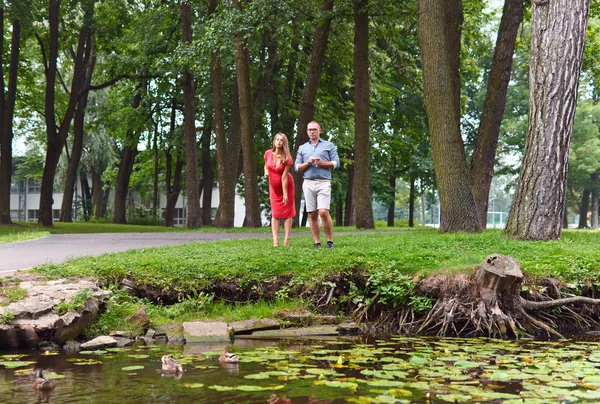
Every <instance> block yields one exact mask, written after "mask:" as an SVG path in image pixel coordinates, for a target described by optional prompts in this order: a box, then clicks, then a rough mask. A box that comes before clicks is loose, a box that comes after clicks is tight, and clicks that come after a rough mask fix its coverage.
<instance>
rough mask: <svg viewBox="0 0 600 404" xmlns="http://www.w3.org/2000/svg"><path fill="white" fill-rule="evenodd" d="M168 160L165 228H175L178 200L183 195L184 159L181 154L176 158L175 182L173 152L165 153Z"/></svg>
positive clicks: (178, 153)
mask: <svg viewBox="0 0 600 404" xmlns="http://www.w3.org/2000/svg"><path fill="white" fill-rule="evenodd" d="M165 154H166V158H167V170H166V181H165V185H166V195H167V206H166V208H165V227H173V226H174V224H175V223H174V212H175V205H176V204H177V199H179V194H180V193H181V173H182V172H183V165H184V162H183V159H182V158H181V153H180V152H177V157H176V158H175V176H174V177H173V181H172V182H171V172H172V169H173V168H172V167H173V166H172V161H171V160H172V155H171V151H168V152H166V153H165Z"/></svg>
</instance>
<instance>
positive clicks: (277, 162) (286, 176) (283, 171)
mask: <svg viewBox="0 0 600 404" xmlns="http://www.w3.org/2000/svg"><path fill="white" fill-rule="evenodd" d="M306 131H307V133H308V138H309V141H308V142H306V143H305V144H303V145H302V146H300V148H299V149H298V154H297V156H296V162H295V163H294V169H295V170H296V171H297V172H299V173H301V174H302V175H303V177H304V182H303V184H302V192H303V193H304V201H305V203H306V211H307V212H308V217H309V223H310V231H311V233H312V236H313V239H314V242H315V244H314V246H313V248H320V247H321V231H320V229H319V217H320V218H321V223H322V224H323V232H324V233H325V237H326V238H327V244H326V247H327V248H333V222H332V220H331V216H330V215H329V205H330V202H331V170H333V169H335V168H338V167H339V166H340V159H339V158H338V154H337V150H336V149H335V146H334V145H333V143H331V142H328V141H327V140H323V139H321V133H322V132H323V131H322V129H321V125H319V123H318V122H315V121H312V122H310V123H309V124H308V125H307V128H306ZM291 169H292V156H291V154H290V147H289V144H288V139H287V137H286V136H285V135H284V134H283V133H278V134H277V135H275V138H274V139H273V148H272V149H270V150H267V151H266V152H265V177H267V178H268V180H269V199H270V201H271V213H272V216H271V229H272V231H273V246H275V247H278V246H279V234H278V233H279V220H280V219H283V228H284V233H285V238H284V241H283V245H285V246H288V245H289V242H290V231H291V229H292V220H293V218H294V216H296V206H295V202H294V179H293V177H292V174H291V173H290V171H291Z"/></svg>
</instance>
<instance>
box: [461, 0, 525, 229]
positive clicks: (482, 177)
mask: <svg viewBox="0 0 600 404" xmlns="http://www.w3.org/2000/svg"><path fill="white" fill-rule="evenodd" d="M522 19H523V0H505V2H504V9H503V12H502V19H501V20H500V28H499V29H498V37H497V40H496V48H495V50H494V56H493V58H492V65H491V68H490V72H489V76H488V82H487V91H486V94H485V101H484V104H483V110H482V112H481V118H480V121H479V129H478V130H477V135H476V137H475V149H474V150H473V156H472V159H471V169H470V174H471V185H472V187H473V195H474V197H475V204H476V206H477V212H478V216H479V224H480V225H481V227H482V228H485V227H486V224H487V211H488V199H489V195H490V186H491V184H492V177H493V175H494V161H495V157H496V148H497V147H498V136H499V134H500V123H501V122H502V116H503V115H504V107H505V106H506V94H507V89H508V82H509V81H510V72H511V67H512V60H513V53H514V50H515V41H516V38H517V32H518V29H519V25H520V24H521V20H522Z"/></svg>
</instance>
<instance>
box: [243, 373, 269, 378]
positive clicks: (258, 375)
mask: <svg viewBox="0 0 600 404" xmlns="http://www.w3.org/2000/svg"><path fill="white" fill-rule="evenodd" d="M269 377H271V375H269V372H261V373H254V374H251V375H246V376H244V378H246V379H253V380H260V379H268V378H269Z"/></svg>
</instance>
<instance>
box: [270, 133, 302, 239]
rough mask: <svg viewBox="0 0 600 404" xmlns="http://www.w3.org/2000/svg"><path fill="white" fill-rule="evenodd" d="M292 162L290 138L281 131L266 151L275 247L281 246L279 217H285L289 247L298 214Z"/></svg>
mask: <svg viewBox="0 0 600 404" xmlns="http://www.w3.org/2000/svg"><path fill="white" fill-rule="evenodd" d="M292 164H293V161H292V155H291V154H290V147H289V145H288V139H287V137H286V136H285V135H284V134H283V133H281V132H280V133H278V134H277V135H275V138H274V139H273V148H272V149H271V150H267V151H266V152H265V177H266V178H267V179H268V180H269V199H270V200H271V230H272V231H273V246H274V247H279V234H278V233H279V219H283V229H284V231H285V239H284V241H283V245H285V246H286V247H287V246H289V243H290V232H291V230H292V220H293V218H294V216H296V205H295V202H294V179H293V178H292V174H290V169H291V168H292Z"/></svg>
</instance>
